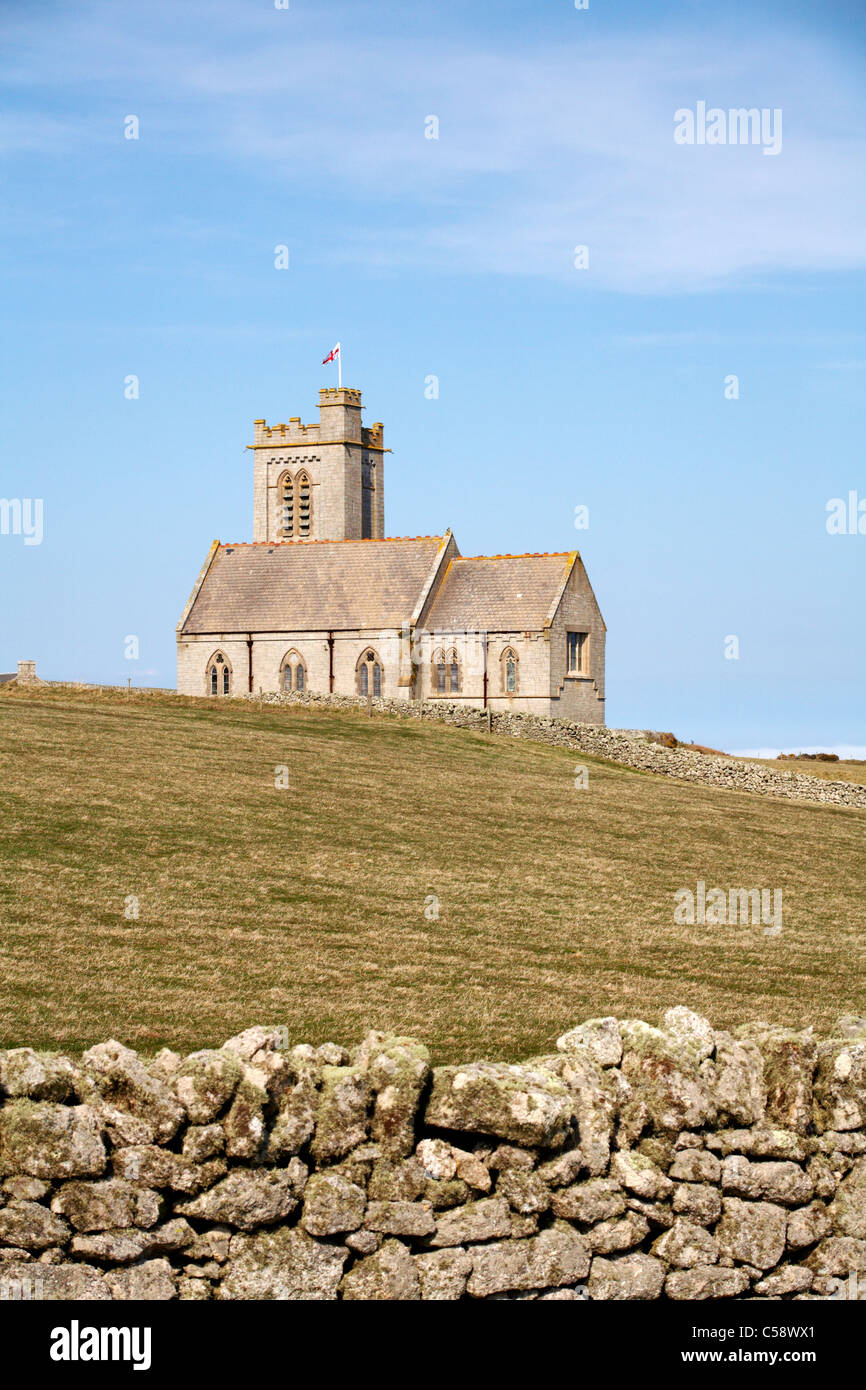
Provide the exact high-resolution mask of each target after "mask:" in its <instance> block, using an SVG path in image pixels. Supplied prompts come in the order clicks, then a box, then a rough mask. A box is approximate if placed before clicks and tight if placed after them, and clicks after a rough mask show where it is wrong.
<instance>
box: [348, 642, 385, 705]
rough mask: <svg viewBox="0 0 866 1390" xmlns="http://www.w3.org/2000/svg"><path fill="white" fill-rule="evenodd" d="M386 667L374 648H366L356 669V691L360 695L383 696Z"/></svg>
mask: <svg viewBox="0 0 866 1390" xmlns="http://www.w3.org/2000/svg"><path fill="white" fill-rule="evenodd" d="M384 680H385V667H384V666H383V665H382V663H381V661H380V660H379V656H378V653H377V652H375V651H373V649H372V647H365V648H364V650H363V652H362V653H361V655H360V656H359V658H358V664H357V666H356V667H355V682H356V684H355V689H356V690H357V692H358V694H359V695H381V694H382V686H383V684H384Z"/></svg>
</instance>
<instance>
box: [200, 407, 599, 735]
mask: <svg viewBox="0 0 866 1390" xmlns="http://www.w3.org/2000/svg"><path fill="white" fill-rule="evenodd" d="M362 409H363V407H362V405H361V393H360V391H356V390H350V389H348V388H347V387H337V388H326V389H323V390H321V391H320V392H319V419H318V423H317V424H310V425H302V424H301V421H300V418H297V417H295V418H292V419H290V420H289V423H288V424H287V425H273V426H270V427H269V426H268V425H267V424H266V423H265V421H264V420H256V422H255V428H254V442H253V443H252V444H251V445H247V447H248V448H249V449H251V450H252V453H253V479H254V483H253V487H254V509H253V540H252V542H251V543H249V542H239V543H237V544H235V543H232V544H224V543H221V542H220V541H214V542H213V544H212V546H211V548H210V551H209V553H208V556H207V559H206V560H205V562H204V565H203V566H202V569H201V572H200V574H199V576H198V579H197V580H196V582H195V586H194V588H193V591H192V593H191V594H190V597H189V601H188V603H187V605H186V608H185V609H184V611H183V616H182V617H181V620H180V622H179V623H178V625H177V659H178V677H177V688H178V690H179V691H180V693H181V694H184V695H206V696H215V697H220V696H227V695H228V696H232V695H245V694H247V693H258V692H259V691H260V690H261V691H265V692H273V691H305V690H309V691H312V692H321V693H328V692H330V693H334V694H338V695H361V696H380V695H381V696H384V697H387V698H389V699H394V700H450V701H456V702H461V703H463V704H466V705H470V706H474V707H476V708H493V709H495V710H507V709H510V710H516V711H521V712H525V713H531V714H538V715H549V716H554V717H560V718H567V719H577V720H583V721H586V722H589V723H594V724H603V723H604V640H605V625H604V621H603V619H602V616H601V612H600V611H599V607H598V604H597V603H596V600H595V595H594V594H593V591H592V587H591V585H590V583H589V579H588V578H587V574H586V570H585V569H584V567H583V563H582V561H581V558H580V556H579V554H578V553H577V551H576V550H572V551H568V552H562V553H560V554H536V555H479V556H472V557H468V556H464V555H461V554H460V551H459V549H458V547H457V542H456V540H455V538H454V536H453V535H452V533H451V531H450V530H449V531H446V532H445V534H444V535H443V536H411V537H407V536H397V537H387V538H386V536H385V475H384V462H385V454H386V453H388V452H390V451H389V450H386V448H385V444H384V431H383V427H382V425H381V423H378V422H377V423H375V424H372V425H370V426H369V427H367V426H365V425H363V424H362V423H361V411H362Z"/></svg>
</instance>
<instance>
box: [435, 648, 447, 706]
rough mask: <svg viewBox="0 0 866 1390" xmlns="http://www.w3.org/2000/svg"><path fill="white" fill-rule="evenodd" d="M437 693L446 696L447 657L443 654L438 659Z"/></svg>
mask: <svg viewBox="0 0 866 1390" xmlns="http://www.w3.org/2000/svg"><path fill="white" fill-rule="evenodd" d="M436 691H437V694H439V695H444V694H445V656H444V653H442V652H440V653H439V655H438V656H437V658H436Z"/></svg>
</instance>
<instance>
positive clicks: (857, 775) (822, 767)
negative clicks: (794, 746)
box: [746, 758, 866, 786]
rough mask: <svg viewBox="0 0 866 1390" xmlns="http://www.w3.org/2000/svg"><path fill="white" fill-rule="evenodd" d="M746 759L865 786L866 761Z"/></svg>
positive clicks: (789, 770)
mask: <svg viewBox="0 0 866 1390" xmlns="http://www.w3.org/2000/svg"><path fill="white" fill-rule="evenodd" d="M746 761H747V762H750V763H760V764H761V766H762V767H772V768H775V769H776V770H777V771H778V772H799V773H803V774H805V776H806V777H824V778H826V779H827V781H829V782H859V783H860V785H861V786H866V763H859V762H843V761H842V759H840V760H839V762H838V763H821V762H818V761H817V760H816V759H813V758H748V759H746Z"/></svg>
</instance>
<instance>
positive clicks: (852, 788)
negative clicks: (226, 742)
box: [242, 692, 866, 807]
mask: <svg viewBox="0 0 866 1390" xmlns="http://www.w3.org/2000/svg"><path fill="white" fill-rule="evenodd" d="M242 698H243V699H246V700H258V699H260V698H261V699H262V700H263V702H264V703H265V704H271V705H274V704H277V705H282V704H285V705H295V704H300V705H308V706H314V705H322V704H324V705H331V706H336V707H338V708H343V709H356V708H361V709H363V708H364V707H365V705H366V703H367V702H366V701H365V700H363V699H359V698H353V697H352V696H349V695H316V694H311V693H309V692H303V693H300V694H296V693H292V694H290V695H289V694H282V693H280V694H271V695H262V696H261V697H259V696H258V695H246V696H243V697H242ZM372 704H373V708H374V709H376V710H377V711H380V712H382V713H387V714H396V715H398V716H400V717H401V718H403V719H435V720H439V721H441V722H442V723H446V724H453V725H456V726H457V727H459V728H462V729H475V730H486V729H487V727H488V712H487V711H486V710H477V709H467V707H466V706H465V705H460V704H452V703H451V702H450V701H446V700H426V701H415V702H412V703H408V702H405V701H402V700H386V699H377V700H374V701H373V702H372ZM490 728H491V730H492V732H493V733H497V734H505V735H507V736H510V737H512V738H525V739H529V740H531V741H532V742H534V743H553V744H557V745H558V746H560V747H563V748H572V749H574V751H575V752H576V753H586V754H588V755H589V756H591V757H593V756H594V757H598V758H607V759H609V760H610V761H611V762H616V763H622V764H623V765H624V766H625V767H633V768H637V769H639V770H640V771H643V772H657V773H661V774H662V775H663V776H667V777H680V778H683V779H684V780H685V781H688V782H703V783H705V784H706V785H707V786H711V787H727V788H728V789H729V790H732V791H744V792H760V793H763V794H764V795H765V796H780V797H784V798H786V799H787V800H794V801H820V802H823V803H825V804H830V805H834V806H859V807H866V787H864V786H858V785H857V784H856V783H854V782H832V781H830V780H829V779H828V780H824V779H823V778H821V777H809V776H808V775H806V774H804V773H801V772H781V771H777V770H776V769H775V768H769V767H764V766H763V765H762V764H760V763H748V762H741V761H740V760H739V759H738V758H716V757H711V756H709V755H708V754H706V753H695V752H693V751H692V750H690V749H687V748H665V747H662V746H661V745H660V744H657V743H653V742H651V741H650V740H649V739H648V738H647V736H646V734H645V733H644V732H643V731H642V730H640V729H608V728H607V727H606V726H605V725H603V724H577V723H573V722H572V721H571V720H568V719H543V718H539V717H537V716H536V715H531V714H508V713H499V712H496V711H491V712H490Z"/></svg>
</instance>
